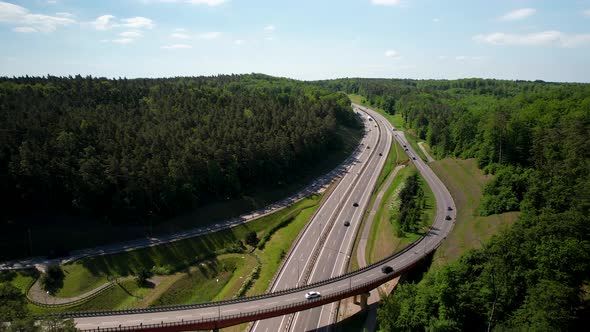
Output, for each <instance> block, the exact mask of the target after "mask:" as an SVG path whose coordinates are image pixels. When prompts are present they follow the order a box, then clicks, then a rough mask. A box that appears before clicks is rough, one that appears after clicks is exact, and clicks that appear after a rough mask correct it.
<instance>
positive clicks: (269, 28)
mask: <svg viewBox="0 0 590 332" xmlns="http://www.w3.org/2000/svg"><path fill="white" fill-rule="evenodd" d="M275 29H276V27H275V26H274V25H272V24H271V25H267V26H265V27H264V31H275Z"/></svg>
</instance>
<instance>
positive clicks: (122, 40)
mask: <svg viewBox="0 0 590 332" xmlns="http://www.w3.org/2000/svg"><path fill="white" fill-rule="evenodd" d="M112 41H113V43H118V44H129V43H133V42H134V41H135V39H134V38H118V39H113V40H112Z"/></svg>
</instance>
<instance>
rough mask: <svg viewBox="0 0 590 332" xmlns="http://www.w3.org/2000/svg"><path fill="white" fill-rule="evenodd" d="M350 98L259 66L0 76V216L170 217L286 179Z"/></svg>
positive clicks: (326, 143)
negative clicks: (146, 75)
mask: <svg viewBox="0 0 590 332" xmlns="http://www.w3.org/2000/svg"><path fill="white" fill-rule="evenodd" d="M349 103H350V101H349V99H348V98H347V96H346V95H344V94H343V93H338V92H331V91H328V90H326V89H322V88H319V87H317V86H315V85H311V84H308V83H304V82H300V81H295V80H289V79H282V78H274V77H270V76H265V75H259V74H252V75H221V76H216V77H184V78H170V79H133V80H130V79H105V78H93V77H80V76H76V77H54V76H48V77H28V76H27V77H18V78H0V176H1V177H2V181H0V192H1V194H0V195H1V199H0V202H1V203H0V206H1V208H2V210H3V217H4V218H6V220H9V219H12V218H14V217H18V216H21V215H24V214H27V213H28V212H31V211H34V212H35V213H46V212H49V213H64V212H66V213H74V214H84V215H90V216H98V217H105V218H108V219H110V220H133V219H135V220H136V219H138V218H139V219H146V218H151V217H152V216H163V217H167V216H171V215H174V214H177V213H179V212H181V211H184V210H187V209H190V208H192V207H194V206H197V205H200V204H203V203H206V202H209V201H214V200H222V199H223V200H224V199H227V198H230V197H238V196H240V195H242V194H244V193H248V192H251V191H253V190H256V189H257V188H260V187H264V186H270V185H276V184H281V183H283V184H284V183H289V182H290V181H291V180H292V179H293V178H294V177H296V176H297V175H298V174H302V172H305V171H306V170H307V169H309V167H310V166H311V165H312V164H313V163H314V162H315V161H316V160H317V159H318V158H322V156H324V155H325V154H326V153H328V152H329V151H331V150H333V149H339V148H341V143H342V142H341V140H340V139H339V136H338V135H337V130H338V128H339V126H343V125H344V126H349V127H356V128H358V127H359V124H358V123H357V121H356V119H355V117H354V114H353V112H350V105H349Z"/></svg>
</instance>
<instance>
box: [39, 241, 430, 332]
mask: <svg viewBox="0 0 590 332" xmlns="http://www.w3.org/2000/svg"><path fill="white" fill-rule="evenodd" d="M425 237H426V235H423V236H421V237H420V238H419V239H418V240H417V241H415V242H414V243H412V244H410V245H408V246H407V247H406V248H404V249H402V250H401V251H399V252H397V253H395V254H393V255H391V256H389V257H386V258H384V259H382V260H380V261H377V262H375V263H372V264H370V265H367V266H366V267H364V268H361V269H358V270H356V271H353V272H350V273H347V274H343V275H340V276H337V277H333V278H330V279H325V280H321V281H318V282H315V283H312V284H309V285H306V286H301V287H294V288H289V289H284V290H281V291H276V292H273V293H267V294H261V295H255V296H249V297H242V298H237V299H231V300H225V301H219V302H204V303H195V304H180V305H168V306H159V307H152V308H143V309H123V310H100V311H79V312H69V313H61V314H59V315H48V316H49V317H52V316H59V317H62V318H63V317H65V318H81V317H100V316H115V315H129V314H140V313H153V312H165V311H174V310H189V309H199V308H207V307H209V308H211V307H218V306H223V305H228V304H235V303H243V302H250V301H253V300H260V299H266V298H271V297H275V296H278V295H284V294H290V293H297V292H300V291H303V290H308V289H312V288H316V287H319V286H323V285H326V284H329V283H333V282H336V281H341V280H345V279H348V278H352V277H354V276H356V275H359V274H362V273H364V272H366V271H368V270H371V269H373V268H375V267H377V266H379V265H382V264H385V263H386V262H388V261H390V260H392V259H395V258H396V257H398V256H400V255H403V254H404V253H406V252H407V251H409V250H411V249H412V248H414V247H415V246H416V245H418V244H419V243H420V242H422V240H423V239H424V238H425ZM432 251H433V250H430V251H429V252H428V253H430V252H432ZM404 270H405V269H404ZM401 272H403V271H402V270H400V271H395V272H394V273H392V274H389V275H388V276H397V275H399V274H401ZM48 316H40V317H48ZM224 317H225V316H224ZM101 330H102V329H101Z"/></svg>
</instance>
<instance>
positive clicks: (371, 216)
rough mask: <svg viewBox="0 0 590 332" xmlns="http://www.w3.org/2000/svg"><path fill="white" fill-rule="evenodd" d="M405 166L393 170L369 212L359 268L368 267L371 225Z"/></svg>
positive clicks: (359, 249)
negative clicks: (368, 241) (394, 180)
mask: <svg viewBox="0 0 590 332" xmlns="http://www.w3.org/2000/svg"><path fill="white" fill-rule="evenodd" d="M404 166H405V165H397V166H396V167H395V168H394V169H393V172H391V174H389V176H388V177H387V180H386V181H385V183H384V184H383V186H382V187H381V191H379V193H378V194H377V198H375V202H374V203H373V206H372V207H371V212H369V217H367V220H366V222H365V225H364V226H363V233H362V234H361V239H360V241H359V244H358V250H357V251H356V260H357V262H358V264H359V268H363V267H365V266H367V260H366V257H367V255H366V249H367V240H368V238H369V234H370V233H371V225H372V224H373V219H375V214H376V213H377V210H379V206H380V205H381V201H382V200H383V196H384V195H385V192H386V191H387V189H388V188H389V186H390V185H391V182H393V179H394V178H395V176H396V175H397V172H399V170H400V169H402V167H404Z"/></svg>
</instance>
